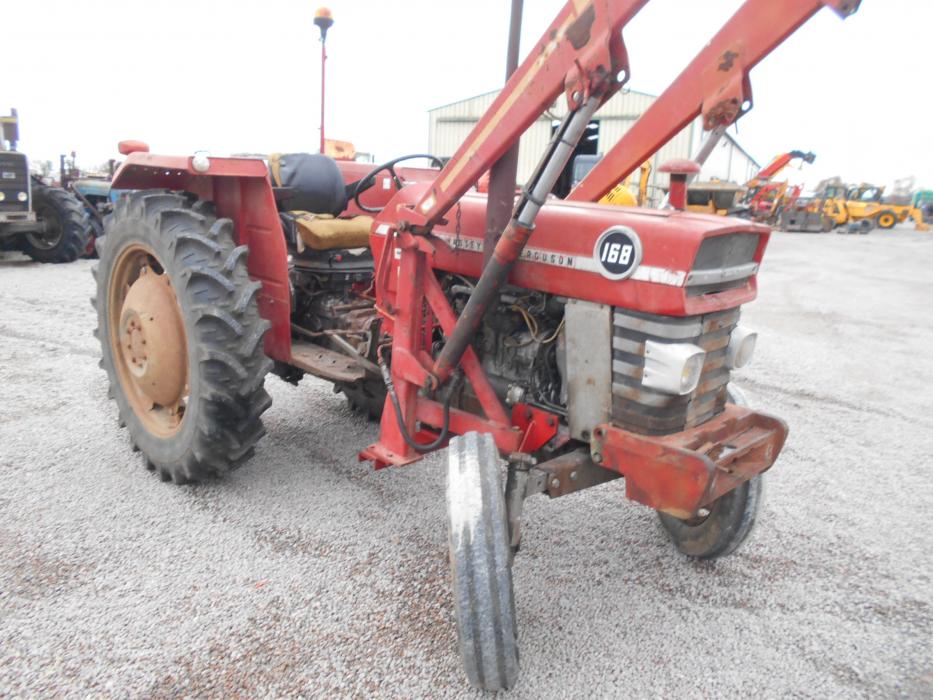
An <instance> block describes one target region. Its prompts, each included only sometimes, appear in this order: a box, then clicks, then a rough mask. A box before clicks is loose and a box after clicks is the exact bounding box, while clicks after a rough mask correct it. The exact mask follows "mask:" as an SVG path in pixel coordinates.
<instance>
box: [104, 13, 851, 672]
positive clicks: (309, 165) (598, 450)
mask: <svg viewBox="0 0 933 700" xmlns="http://www.w3.org/2000/svg"><path fill="white" fill-rule="evenodd" d="M646 2H647V0H598V1H595V2H586V1H585V0H573V1H571V2H568V3H567V5H566V7H564V8H563V10H561V12H560V14H559V15H558V16H557V18H556V19H555V20H554V22H553V23H552V25H551V26H550V28H549V29H548V30H547V32H546V33H545V35H544V36H543V37H542V39H541V40H540V41H539V42H538V44H537V45H536V46H535V47H534V48H533V49H532V51H531V52H530V55H529V57H528V58H527V59H526V60H525V62H524V63H523V64H522V65H521V66H520V67H519V68H518V69H517V70H516V71H515V72H514V74H513V75H512V77H511V78H510V79H509V81H508V83H507V85H506V86H505V89H504V90H503V91H502V93H501V94H500V95H499V96H498V98H497V99H496V101H495V102H494V103H493V105H492V106H491V108H490V110H489V111H488V112H487V113H486V115H485V116H484V117H483V118H482V119H481V120H480V121H479V123H478V124H477V125H476V127H475V128H474V129H473V131H472V133H471V134H470V136H469V137H468V138H467V139H466V141H465V142H464V143H463V145H462V146H461V147H460V149H459V150H458V151H457V153H456V154H455V155H454V157H453V158H452V159H451V160H450V161H449V162H447V163H445V164H442V163H441V162H440V161H439V160H436V159H435V160H434V161H433V163H432V165H433V167H427V168H420V169H418V168H404V167H400V162H402V161H404V160H406V159H405V158H401V159H397V160H393V161H390V162H388V163H385V164H383V165H380V166H378V167H376V168H374V169H372V170H370V169H369V168H370V166H367V165H363V164H359V163H353V162H340V163H337V162H336V161H334V160H332V159H330V158H327V157H326V156H323V155H305V154H296V155H286V156H281V157H271V158H270V160H269V164H268V167H267V165H266V164H265V163H264V162H263V161H261V160H248V159H226V158H209V157H206V156H204V155H203V154H196V155H195V156H158V155H152V154H150V153H148V148H147V147H146V146H145V144H141V143H139V142H124V143H122V144H121V152H123V153H124V154H126V155H127V158H126V161H125V162H124V164H123V165H122V166H121V168H120V169H119V171H118V172H117V173H116V175H115V177H114V182H113V186H114V187H116V188H120V189H127V190H135V192H133V193H131V194H129V195H126V196H124V197H123V198H122V199H121V200H120V201H119V202H118V203H117V205H116V208H115V211H114V213H113V216H112V217H111V218H110V220H109V221H108V224H107V228H106V235H105V236H104V237H103V238H102V239H101V240H100V242H99V246H98V248H99V253H100V264H99V267H98V269H97V272H96V274H97V297H96V306H97V314H98V323H99V325H98V331H97V334H98V336H99V338H100V341H101V349H102V354H103V359H102V363H101V364H102V366H103V368H104V369H105V370H106V372H107V375H108V378H109V380H110V385H111V390H112V394H113V397H114V399H115V400H116V402H117V405H118V408H119V413H120V418H121V421H122V422H123V423H124V424H125V425H126V427H127V428H128V430H129V433H130V437H131V441H132V444H133V446H134V447H135V448H136V449H138V450H140V451H141V452H142V453H143V455H144V456H145V459H146V464H147V465H148V466H149V468H150V469H151V470H153V471H155V472H156V473H158V474H159V475H160V476H161V477H162V479H164V480H166V481H174V482H176V483H179V484H184V483H188V482H191V481H199V480H203V479H209V478H213V477H218V476H222V475H223V474H224V473H225V472H227V471H228V470H230V469H232V468H233V467H235V466H237V465H238V464H240V463H241V462H242V461H243V460H245V459H247V458H248V457H249V456H250V455H251V453H252V452H253V449H254V447H255V446H256V443H257V442H258V441H259V439H260V438H261V437H262V435H263V426H262V421H261V416H262V413H263V412H264V411H265V410H266V409H267V408H268V407H269V405H270V403H271V400H270V398H269V395H268V394H267V393H266V391H265V389H264V388H263V383H264V381H265V377H266V374H267V373H269V372H270V371H271V372H274V373H275V374H278V375H279V376H280V377H282V378H283V379H285V380H286V381H292V382H294V381H298V379H299V378H300V377H301V376H302V375H303V374H304V373H310V374H312V375H315V376H317V377H322V378H324V379H326V380H328V381H331V382H333V384H334V386H335V388H336V389H337V390H339V391H341V392H343V393H344V394H346V396H347V398H348V399H349V401H350V402H351V403H352V404H353V405H354V406H357V407H359V408H361V409H362V410H364V411H366V412H368V413H369V414H370V415H371V416H373V417H374V418H375V417H379V418H380V420H381V423H380V430H379V437H378V439H377V440H376V442H375V443H373V444H371V445H368V446H361V451H360V458H361V459H365V460H369V461H371V462H372V463H373V465H374V466H375V467H376V468H383V467H389V466H402V465H405V464H409V463H411V462H414V461H416V460H419V459H421V458H422V456H424V455H425V454H426V453H429V452H432V451H435V450H440V449H443V448H445V447H448V446H449V472H448V492H447V501H448V513H449V522H448V525H449V542H450V557H451V567H452V581H453V588H454V602H455V608H456V617H457V622H458V629H459V639H460V653H461V656H462V660H463V664H464V668H465V670H466V674H467V676H468V678H469V680H470V682H471V683H472V684H474V685H476V686H478V687H481V688H486V689H498V688H504V687H509V686H511V685H512V684H513V683H514V682H515V680H516V677H517V672H518V650H517V642H516V638H517V637H516V620H515V608H514V603H513V594H512V578H511V563H512V557H513V554H514V553H515V551H516V550H517V548H518V544H519V539H520V518H521V511H522V503H523V502H524V499H525V498H526V497H528V496H530V495H533V494H547V495H548V496H550V497H551V498H555V497H560V496H564V495H567V494H570V493H574V492H577V491H580V490H582V489H585V488H588V487H590V486H594V485H597V484H600V483H603V482H606V481H609V480H611V479H616V478H620V477H624V478H625V483H626V494H627V496H628V497H629V498H630V499H632V500H634V501H637V502H639V503H642V504H645V505H647V506H648V507H650V508H654V509H656V510H657V511H658V514H659V516H660V518H661V522H662V524H663V526H664V528H665V529H666V531H667V532H668V534H669V535H670V537H671V539H672V540H673V542H674V544H675V545H676V546H677V548H678V549H679V550H680V551H681V552H684V553H685V554H687V555H689V556H692V557H701V558H709V557H717V556H722V555H725V554H728V553H730V552H732V551H733V550H735V549H736V547H737V546H738V545H739V544H740V543H741V542H742V540H743V539H744V538H745V537H746V535H747V534H748V532H749V530H750V528H751V526H752V524H753V522H754V520H755V513H756V509H757V506H758V502H759V493H760V489H761V475H762V473H763V472H765V471H766V470H767V469H769V468H770V467H771V466H772V465H773V464H774V462H775V460H776V459H777V457H778V454H779V453H780V451H781V448H782V446H783V444H784V440H785V437H786V435H787V427H786V425H785V424H784V423H783V422H782V421H781V420H779V419H778V418H774V417H771V416H769V415H766V414H764V413H759V412H757V411H754V410H752V409H751V408H749V407H747V406H746V405H744V401H743V400H742V396H741V394H740V393H739V392H738V390H736V389H735V388H734V387H732V386H731V385H730V383H729V382H730V378H731V372H732V370H733V369H737V368H739V367H742V366H743V365H745V364H746V363H747V362H748V361H749V359H750V357H751V354H752V352H753V349H754V342H755V334H754V333H752V332H751V331H749V330H748V329H746V328H745V327H744V326H742V325H741V324H740V323H739V320H740V313H741V306H742V305H743V304H745V303H748V302H750V301H752V300H753V299H754V298H755V296H756V290H757V287H756V284H757V283H756V273H757V271H758V268H759V265H760V263H761V260H762V256H763V255H764V251H765V247H766V245H767V243H768V238H769V235H770V230H769V229H768V228H767V227H765V226H761V225H759V224H755V223H751V222H748V221H744V220H740V219H729V218H723V217H716V216H705V215H696V214H691V213H689V212H686V211H684V210H683V209H684V206H685V197H686V180H687V175H688V174H689V173H690V172H691V171H692V170H695V164H693V163H691V162H689V161H687V162H683V161H681V162H678V163H673V164H669V165H668V167H667V168H666V169H665V171H666V172H670V173H671V192H670V204H671V206H670V207H669V208H667V209H664V210H648V209H637V208H624V207H615V206H603V205H599V204H596V203H595V202H597V201H598V199H599V198H600V197H602V196H603V195H604V194H605V193H606V192H608V191H609V190H610V189H611V188H612V187H613V186H615V185H616V183H618V182H619V181H620V180H622V179H623V178H624V177H626V175H628V174H629V173H630V172H632V171H633V170H634V169H636V168H637V167H638V165H639V164H640V163H642V162H643V161H644V160H645V158H646V157H647V156H648V155H650V154H651V153H653V152H655V151H656V150H657V149H658V148H660V146H661V145H663V144H664V143H665V142H667V141H668V140H669V139H670V137H671V136H672V135H673V134H675V133H677V132H678V131H679V130H680V129H681V128H683V127H684V126H685V125H686V124H688V123H689V122H690V121H691V120H692V119H694V118H695V117H696V116H697V115H699V114H703V115H704V119H705V123H706V126H707V128H717V127H722V126H723V125H727V124H730V123H732V122H733V121H734V120H735V119H737V118H738V117H739V116H740V115H741V114H742V113H744V112H745V111H747V110H748V109H749V108H750V106H751V93H750V87H749V82H748V71H749V70H750V69H751V68H752V67H753V66H754V65H755V64H756V63H757V62H758V61H759V60H761V58H763V57H764V56H765V55H767V53H768V52H770V51H771V50H772V49H773V48H774V47H775V46H777V45H778V44H779V43H780V42H781V41H783V39H784V38H786V37H787V36H788V35H789V34H790V33H791V32H793V31H794V30H795V29H796V28H797V27H799V26H800V25H801V24H803V23H804V22H805V21H806V20H807V19H809V17H811V16H812V15H813V14H814V13H816V12H817V11H818V10H819V9H820V8H821V7H822V6H823V5H824V4H825V5H830V6H832V7H833V8H834V9H835V10H836V11H837V12H839V14H841V15H843V16H845V15H848V14H850V13H852V12H854V11H855V10H856V8H857V6H858V2H857V0H825V1H820V0H786V1H785V2H781V3H775V2H773V0H747V1H746V2H745V3H744V4H743V5H742V7H741V8H740V9H739V10H738V12H737V13H736V14H735V16H734V17H733V18H732V19H731V20H730V21H729V22H728V23H727V24H726V25H725V26H724V27H723V28H722V30H721V31H720V32H719V33H718V34H717V35H716V36H715V37H714V38H713V39H712V41H711V42H710V43H709V44H708V45H707V46H706V47H705V48H704V49H703V50H702V51H701V52H700V54H699V55H698V56H697V57H696V58H695V59H694V60H693V61H692V62H691V63H690V64H689V65H688V66H687V68H686V69H685V70H684V72H683V73H682V74H681V75H680V77H678V78H677V79H676V80H675V81H674V82H673V83H672V84H671V86H670V87H669V88H668V90H666V91H665V93H664V94H663V95H661V97H659V98H658V100H657V101H656V102H655V103H654V104H653V106H652V107H651V108H650V109H649V110H648V112H646V113H645V115H644V116H643V117H642V118H641V119H640V120H639V121H638V122H637V124H635V125H634V126H633V127H632V129H630V130H629V132H628V133H627V134H626V135H625V137H623V139H622V141H620V142H619V144H618V145H617V146H616V147H615V148H613V149H612V150H611V151H610V152H609V153H607V154H606V157H604V158H603V159H602V161H600V163H599V164H598V165H597V166H596V167H595V168H594V169H593V170H592V171H591V172H590V174H589V175H588V176H587V177H586V178H585V179H584V180H583V181H582V182H581V183H579V184H578V186H577V187H576V188H575V189H574V190H573V191H572V192H571V193H570V195H569V196H568V197H567V198H566V199H565V200H564V201H560V200H556V199H553V198H551V197H550V196H549V193H550V192H551V191H552V188H553V186H554V184H555V182H556V181H557V179H558V177H559V176H560V174H561V172H562V171H563V170H564V168H565V167H566V166H567V164H568V162H569V159H570V157H571V154H572V153H573V150H574V147H575V146H576V144H577V142H578V141H579V139H580V138H581V136H582V134H583V133H584V131H585V129H586V126H587V124H588V122H589V121H590V119H591V117H592V116H593V114H594V113H595V112H596V110H597V109H598V108H599V106H600V105H602V104H603V103H604V102H605V101H606V100H607V99H609V98H610V97H611V96H612V95H613V94H615V93H616V92H617V91H618V90H619V89H620V87H621V86H622V84H623V83H624V81H625V79H626V77H627V76H628V74H629V66H628V59H627V55H626V51H625V47H624V44H623V42H622V28H623V27H624V26H625V24H626V23H627V22H628V21H629V20H630V19H631V18H632V17H633V16H634V15H635V14H636V12H637V11H638V10H639V9H640V8H641V7H642V6H643V5H645V4H646ZM561 96H562V97H561ZM557 99H562V100H563V101H565V102H566V104H567V106H568V110H567V116H566V117H565V118H564V119H563V121H562V123H561V124H560V126H559V127H558V128H557V129H556V132H555V135H554V139H553V141H552V142H551V144H550V145H549V147H548V148H547V149H546V151H545V153H544V154H543V155H542V158H541V161H540V164H539V166H538V168H537V169H536V171H535V172H534V174H533V175H532V177H531V178H530V179H529V180H528V181H527V182H526V183H525V185H524V187H523V188H522V189H521V193H520V194H519V195H518V197H517V198H516V197H515V196H514V182H511V183H510V182H504V184H503V183H502V182H501V181H500V182H498V183H497V178H496V177H493V178H492V181H491V185H490V191H489V194H488V196H487V195H485V194H481V193H477V192H475V191H471V189H472V188H473V187H474V186H475V184H476V183H477V181H478V180H479V178H480V177H481V176H482V175H483V173H485V172H486V171H487V170H489V169H490V167H492V166H493V165H494V164H495V163H497V162H498V161H499V160H500V159H501V158H503V156H504V155H505V154H506V153H507V152H508V151H509V149H510V148H511V146H512V145H514V144H515V143H516V142H517V140H518V138H519V136H520V135H521V133H522V132H523V131H524V130H525V129H526V128H527V127H528V126H529V125H530V124H532V123H533V122H534V121H535V120H536V119H538V118H539V116H540V115H541V114H542V113H543V112H544V111H545V110H546V109H548V108H549V107H550V106H551V105H552V104H553V103H554V102H555V100H557ZM442 166H443V167H442ZM503 202H504V203H505V207H506V208H507V209H506V214H507V216H506V220H507V221H508V224H507V225H505V226H504V227H500V228H498V229H496V228H495V227H490V226H488V225H487V222H488V221H490V220H494V219H495V217H496V216H501V214H502V203H503ZM509 210H510V211H511V217H510V218H509V217H508V211H509ZM484 253H485V255H484ZM484 258H485V259H484ZM455 436H456V437H455ZM503 465H504V466H505V486H504V488H503V487H502V486H501V483H502V482H501V481H500V479H501V476H502V474H503V471H502V470H503Z"/></svg>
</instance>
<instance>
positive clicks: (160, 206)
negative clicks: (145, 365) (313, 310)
mask: <svg viewBox="0 0 933 700" xmlns="http://www.w3.org/2000/svg"><path fill="white" fill-rule="evenodd" d="M96 243H97V251H98V254H99V255H100V263H99V264H98V266H96V267H95V268H94V276H95V278H96V279H97V297H96V298H94V299H92V303H93V304H94V306H95V307H96V309H97V315H98V328H97V330H95V336H97V337H98V338H99V340H100V343H101V350H102V359H101V366H102V367H103V368H104V369H105V371H106V372H107V377H108V379H109V381H110V391H109V394H110V396H111V398H114V399H115V400H116V402H117V407H118V409H119V422H120V425H121V426H123V425H125V426H126V427H127V428H128V430H129V433H130V441H131V445H132V446H133V448H134V450H135V449H138V450H140V451H142V453H143V454H144V455H145V457H146V464H147V467H148V468H149V469H151V470H153V471H156V472H158V474H159V475H160V477H161V478H162V479H163V480H165V481H174V482H175V483H178V484H184V483H189V482H192V481H204V480H208V479H212V478H217V477H220V476H223V475H224V474H225V473H226V472H228V471H229V470H230V469H232V468H234V467H236V466H239V465H240V464H241V463H242V462H243V461H245V460H246V459H248V458H249V457H250V456H251V455H252V453H253V450H254V448H255V446H256V443H257V442H258V441H259V439H260V438H261V437H262V436H263V435H264V433H265V430H264V428H263V425H262V420H261V418H260V416H261V415H262V413H263V412H265V411H266V409H268V408H269V406H270V405H271V403H272V399H271V397H270V396H269V394H268V393H267V392H266V390H265V388H264V379H265V376H266V373H267V372H268V371H269V370H270V369H271V367H272V361H271V360H270V359H269V358H268V357H266V355H265V354H264V352H263V338H264V336H265V333H266V331H267V330H268V329H269V326H270V324H269V322H268V321H266V320H264V319H262V318H261V317H260V316H259V310H258V306H257V300H256V298H257V294H258V291H259V289H260V286H261V285H260V283H259V282H255V281H252V280H251V279H250V278H249V275H248V273H247V269H246V257H247V248H246V246H237V245H236V243H235V241H234V236H233V222H232V221H231V220H230V219H218V218H216V217H215V216H214V215H213V210H212V207H211V206H210V205H209V204H206V203H203V202H194V203H193V204H192V203H191V200H190V199H189V198H187V197H184V196H182V195H179V194H175V193H170V192H164V191H140V192H134V193H131V194H129V195H127V196H125V197H123V198H121V199H120V200H119V201H118V202H117V204H116V206H115V209H114V212H113V214H112V216H110V217H108V219H107V222H106V235H105V236H103V237H102V238H99V239H97V242H96ZM132 244H142V245H145V246H148V247H149V248H150V249H151V250H152V251H153V252H155V253H156V255H157V256H158V257H159V258H160V259H161V261H162V263H163V265H164V266H165V273H166V274H168V275H169V277H170V280H171V283H172V287H173V289H174V291H175V294H176V297H177V298H178V302H179V306H180V307H181V311H182V316H183V322H184V326H185V332H186V335H187V342H188V384H189V388H190V390H189V397H188V406H187V407H186V413H185V418H184V420H183V422H182V424H181V427H180V428H179V429H178V432H177V433H176V434H175V435H173V436H171V437H170V438H167V439H162V438H160V437H158V436H155V435H153V434H151V433H150V432H149V431H148V430H147V429H146V427H145V426H144V425H143V424H142V423H141V422H140V420H139V418H137V416H136V414H135V413H134V411H133V409H132V408H131V406H130V403H129V402H128V400H127V398H126V396H125V394H124V390H123V388H122V387H121V385H120V381H119V379H118V375H117V373H116V371H115V367H114V358H113V357H112V352H111V346H110V342H109V337H110V328H109V313H108V311H109V310H108V308H107V305H108V281H109V279H110V275H111V273H112V269H113V265H114V262H115V260H116V259H117V257H118V255H119V253H120V252H121V251H122V250H123V249H125V248H126V247H127V246H129V245H132Z"/></svg>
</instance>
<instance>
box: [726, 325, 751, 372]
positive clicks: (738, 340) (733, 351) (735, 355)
mask: <svg viewBox="0 0 933 700" xmlns="http://www.w3.org/2000/svg"><path fill="white" fill-rule="evenodd" d="M757 341H758V333H757V332H756V331H753V330H752V329H750V328H746V327H744V326H736V327H735V328H733V329H732V334H731V335H730V336H729V346H728V347H727V348H726V366H727V367H728V368H729V369H742V368H743V367H745V366H746V365H747V364H748V363H749V362H751V361H752V357H753V356H754V354H755V344H756V343H757Z"/></svg>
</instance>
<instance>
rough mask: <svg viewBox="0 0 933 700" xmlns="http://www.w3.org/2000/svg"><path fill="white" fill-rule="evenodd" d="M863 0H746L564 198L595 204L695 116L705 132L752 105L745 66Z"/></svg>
mask: <svg viewBox="0 0 933 700" xmlns="http://www.w3.org/2000/svg"><path fill="white" fill-rule="evenodd" d="M860 1H861V0H786V1H785V2H779V3H778V2H774V0H746V2H745V3H744V4H743V5H742V6H741V7H740V8H739V9H738V11H737V12H736V13H735V14H734V15H733V16H732V18H731V19H730V20H729V21H728V22H727V23H726V24H725V25H724V26H723V27H722V29H720V30H719V32H717V34H716V36H715V37H713V39H712V41H710V42H709V43H708V44H707V45H706V46H705V47H704V48H703V50H702V51H700V53H699V54H697V56H696V58H694V59H693V61H691V62H690V64H689V65H688V66H687V67H686V68H685V69H684V71H683V72H682V73H681V74H680V75H679V76H678V77H677V78H676V79H675V80H674V82H673V83H671V85H670V86H669V87H668V88H667V89H666V90H665V91H664V92H663V93H662V94H661V96H660V97H658V98H657V99H656V100H655V101H654V102H653V103H652V105H651V107H649V108H648V110H647V111H646V112H645V113H644V114H643V115H642V116H641V118H640V119H639V120H638V121H637V122H636V123H635V124H634V125H633V126H632V128H631V129H629V130H628V131H627V132H626V133H625V135H624V136H623V137H622V138H621V139H620V140H619V142H618V143H616V145H615V146H614V147H613V148H612V149H611V150H610V151H609V152H608V153H607V154H606V156H605V157H604V158H603V159H602V160H601V161H600V162H599V163H597V165H596V167H594V168H593V169H592V170H591V171H590V173H589V174H588V175H587V176H586V177H585V178H584V179H583V181H582V182H580V183H579V184H578V185H577V186H576V188H574V190H573V191H572V192H571V193H570V194H569V195H568V196H567V199H568V200H573V201H581V202H597V201H599V199H600V198H602V197H603V196H604V195H605V194H606V193H607V192H609V191H610V190H611V189H612V188H613V187H615V186H616V184H617V183H619V182H620V181H621V180H623V179H625V178H626V177H628V176H629V175H630V174H631V173H632V172H634V170H635V169H636V168H637V167H638V166H639V165H640V164H641V163H643V162H644V161H645V160H646V159H647V158H648V157H649V156H651V155H652V154H653V153H655V152H656V151H657V150H658V149H659V148H661V146H663V145H664V144H665V143H667V142H668V141H670V140H671V138H673V137H674V136H675V135H676V134H677V133H678V132H679V131H680V130H681V129H683V128H684V127H685V126H687V124H689V123H690V122H691V121H692V120H693V119H695V118H696V117H697V116H698V115H700V114H702V115H703V126H704V128H705V129H707V130H712V129H716V128H722V127H725V126H728V125H730V124H732V123H734V122H735V121H736V120H737V119H738V118H739V117H741V116H742V115H743V114H745V113H746V112H747V111H749V110H750V109H751V107H752V91H751V82H750V81H749V76H748V74H749V71H750V70H751V69H752V68H753V67H755V66H756V65H757V64H758V63H759V62H760V61H761V60H762V59H763V58H764V57H765V56H767V55H768V54H769V53H771V52H772V51H773V50H774V49H775V48H777V46H779V45H780V44H781V43H782V42H783V41H784V40H785V39H786V38H787V37H788V36H790V35H791V34H793V33H794V32H795V31H796V30H797V29H798V28H799V27H800V26H801V25H803V24H804V23H805V22H806V21H807V20H809V19H810V18H811V17H812V16H813V15H814V14H816V12H817V11H818V10H820V9H821V8H822V7H823V6H824V5H827V6H829V7H831V8H833V9H834V10H835V11H836V12H837V13H838V14H839V15H840V16H841V17H843V18H844V17H847V16H849V15H851V14H853V13H854V12H855V11H856V10H857V9H858V7H859V3H860Z"/></svg>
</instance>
